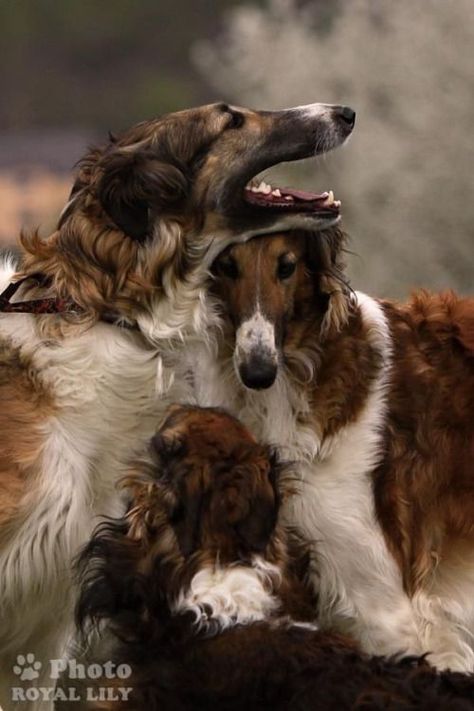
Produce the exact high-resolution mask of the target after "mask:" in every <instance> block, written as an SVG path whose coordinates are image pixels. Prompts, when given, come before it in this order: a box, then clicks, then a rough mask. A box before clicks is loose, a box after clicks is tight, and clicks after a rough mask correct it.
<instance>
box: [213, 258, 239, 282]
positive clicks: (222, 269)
mask: <svg viewBox="0 0 474 711" xmlns="http://www.w3.org/2000/svg"><path fill="white" fill-rule="evenodd" d="M217 270H218V272H219V273H220V274H222V276H225V277H227V278H228V279H238V277H239V268H238V266H237V263H236V261H235V259H233V258H232V257H227V258H226V259H222V260H221V261H220V262H218V264H217Z"/></svg>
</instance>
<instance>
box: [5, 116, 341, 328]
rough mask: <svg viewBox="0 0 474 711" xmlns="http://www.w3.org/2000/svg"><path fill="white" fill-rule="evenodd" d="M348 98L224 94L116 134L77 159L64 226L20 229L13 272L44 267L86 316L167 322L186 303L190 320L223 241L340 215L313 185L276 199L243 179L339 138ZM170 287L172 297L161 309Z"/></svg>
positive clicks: (312, 225)
mask: <svg viewBox="0 0 474 711" xmlns="http://www.w3.org/2000/svg"><path fill="white" fill-rule="evenodd" d="M345 108H346V107H338V106H328V105H325V104H314V105H310V106H308V107H297V108H296V109H291V110H286V111H280V112H259V111H253V110H250V109H244V108H240V107H239V108H236V107H231V106H228V105H227V104H223V103H218V104H210V105H208V106H202V107H198V108H194V109H189V110H186V111H180V112H176V113H173V114H168V115H165V116H163V117H160V118H158V119H154V120H151V121H145V122H142V123H140V124H137V125H136V126H134V127H132V128H131V129H129V130H127V131H125V132H124V133H122V134H121V135H119V136H118V137H116V136H113V135H111V136H110V139H109V142H108V143H107V144H106V145H105V146H103V147H101V148H94V149H92V150H90V151H89V152H88V153H87V155H86V156H85V157H84V159H83V160H82V161H81V162H80V163H79V168H78V173H77V177H76V180H75V183H74V187H73V189H72V192H71V195H70V199H69V201H68V203H67V205H66V207H65V208H64V210H63V212H62V215H61V218H60V220H59V223H58V226H57V230H56V231H55V232H53V234H52V235H51V236H50V237H48V238H47V239H42V238H40V236H39V234H38V233H37V232H34V233H33V234H23V235H22V237H21V242H22V245H23V249H24V259H23V264H22V265H21V269H20V270H19V273H18V277H25V276H34V275H41V277H42V281H41V285H42V286H43V287H44V285H45V284H49V285H50V287H51V293H52V294H54V295H55V296H57V297H59V298H61V299H66V298H69V299H72V300H73V301H74V302H75V304H77V305H78V306H79V307H80V309H81V313H82V319H83V320H85V321H87V322H88V323H90V322H94V321H96V320H98V319H99V318H101V316H103V315H104V314H110V313H112V314H116V315H118V316H119V317H121V318H122V319H128V320H131V321H134V320H137V319H138V321H139V325H140V320H142V321H143V319H144V320H145V321H147V320H148V321H149V319H152V321H153V325H154V327H155V330H158V331H160V330H161V332H166V330H167V329H169V324H168V323H167V318H168V319H171V320H172V321H173V322H174V321H176V322H179V319H180V317H181V318H182V315H183V313H186V309H187V308H188V310H189V311H190V313H191V319H192V315H193V313H195V312H196V311H197V309H196V300H198V299H197V289H198V286H197V285H198V284H199V285H200V286H202V281H203V275H204V274H205V273H206V269H207V267H208V266H209V265H210V264H211V262H212V259H213V258H214V257H215V256H216V255H217V254H218V253H219V251H220V250H222V249H223V248H225V246H226V245H227V244H230V243H232V242H234V241H242V240H245V239H248V238H249V237H250V236H252V235H254V234H260V233H262V232H269V231H272V230H273V229H276V228H278V227H280V228H281V229H283V228H291V227H292V226H295V225H298V224H301V225H302V227H303V229H326V228H327V227H330V226H331V224H334V223H335V222H337V221H338V219H339V207H338V206H336V204H335V203H334V202H333V203H332V205H330V206H327V207H326V206H325V205H323V204H322V203H324V200H321V198H320V196H318V195H316V194H315V195H314V197H315V200H313V201H312V202H311V201H310V202H304V201H299V200H298V199H297V198H294V199H291V200H290V201H285V200H283V199H282V198H281V199H280V202H281V203H282V204H281V205H280V204H278V205H277V206H275V205H274V204H273V203H274V202H275V201H277V202H278V200H277V199H276V198H272V196H270V198H268V196H265V195H264V194H260V195H259V197H258V199H253V200H252V199H250V198H252V196H253V197H255V196H254V193H252V192H251V191H250V190H246V185H247V183H248V181H249V180H251V179H253V178H254V176H255V175H256V174H257V173H258V172H260V171H261V170H262V169H264V168H268V167H270V166H272V165H275V164H278V163H280V162H282V161H286V160H299V159H300V158H305V157H308V156H312V155H314V154H315V153H318V152H324V151H326V150H330V149H332V148H335V147H337V146H338V145H340V144H341V143H342V142H343V141H344V140H345V139H346V138H347V136H348V135H349V134H350V132H351V131H352V127H353V125H354V118H353V117H354V112H352V111H349V110H348V109H347V110H345ZM348 112H349V113H348ZM249 196H250V197H249ZM177 292H178V293H179V299H178V297H177V296H176V293H177ZM42 293H43V296H44V292H42ZM163 295H166V297H167V298H168V299H171V301H173V297H175V300H176V301H177V303H176V304H173V306H174V308H172V307H171V306H168V309H166V308H163V309H161V313H160V309H159V304H160V303H161V302H163V301H165V299H163V298H162V296H163ZM177 310H178V311H179V313H178V314H177V313H176V311H177ZM157 311H158V313H157ZM140 317H142V318H141V319H140ZM160 323H161V324H162V325H161V329H160V326H159V324H160ZM143 328H144V329H145V330H146V331H150V330H152V329H150V326H149V327H148V329H146V327H145V326H143Z"/></svg>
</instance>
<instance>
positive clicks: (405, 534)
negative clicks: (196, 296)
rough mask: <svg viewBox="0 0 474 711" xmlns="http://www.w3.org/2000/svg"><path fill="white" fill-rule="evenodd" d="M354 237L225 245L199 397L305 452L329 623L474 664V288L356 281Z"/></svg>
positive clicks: (289, 450) (371, 641) (311, 529)
mask: <svg viewBox="0 0 474 711" xmlns="http://www.w3.org/2000/svg"><path fill="white" fill-rule="evenodd" d="M342 246H343V235H342V233H341V232H339V231H338V229H337V228H336V229H334V230H333V231H328V232H325V233H324V234H320V235H319V236H310V235H308V234H303V233H292V234H281V235H278V236H277V235H272V237H259V238H257V239H255V240H252V241H251V242H249V243H248V244H246V245H242V246H234V247H232V248H229V249H228V250H227V251H226V252H223V253H222V255H221V256H220V257H219V258H218V260H217V261H216V264H215V267H214V270H215V274H216V281H215V286H214V291H215V294H216V296H217V297H218V299H219V302H220V304H221V309H222V314H223V324H224V325H223V327H222V329H221V331H219V332H218V334H217V335H216V343H217V346H216V348H217V350H218V355H217V359H216V358H215V354H214V352H212V353H210V354H208V355H207V358H206V357H204V355H202V354H201V357H200V358H199V359H198V360H197V361H196V368H197V369H198V370H196V382H197V383H198V385H199V383H201V382H202V383H203V386H202V388H201V392H200V394H199V396H198V402H199V403H201V404H203V405H206V404H214V405H221V406H225V407H228V408H229V409H230V410H231V411H232V412H233V413H234V414H236V415H238V416H239V417H240V418H241V420H242V422H244V423H245V424H246V425H247V426H248V427H249V428H250V429H251V431H252V432H253V433H254V434H255V435H256V436H257V437H258V438H259V439H260V440H261V441H263V442H269V443H274V444H277V445H279V446H281V447H282V448H283V450H284V452H285V455H286V456H288V457H290V458H291V459H292V460H295V461H298V462H300V471H301V479H302V481H301V491H300V495H299V496H297V497H294V498H293V499H292V500H291V503H290V504H289V506H288V507H287V516H288V519H289V521H290V522H291V524H292V525H295V526H297V527H298V528H299V529H300V532H301V533H302V535H303V537H304V538H305V539H306V540H307V541H308V542H311V544H312V546H313V549H314V562H313V566H314V567H313V572H312V580H313V583H314V586H315V588H316V589H317V591H318V594H319V598H320V615H321V622H322V624H324V625H325V626H331V627H334V628H337V629H339V630H341V631H344V632H347V633H350V634H351V635H353V636H354V637H355V638H356V639H358V640H359V641H360V643H361V644H362V646H363V648H364V649H365V650H366V651H368V652H371V653H375V654H393V653H397V652H408V653H414V654H418V653H425V652H426V653H430V656H429V660H430V661H431V662H432V663H433V664H435V665H436V666H438V667H439V668H446V667H450V668H452V669H457V670H463V671H470V672H472V671H474V641H473V640H474V637H473V635H474V480H473V469H472V466H473V464H472V462H473V455H474V418H473V413H474V300H473V299H461V298H457V297H456V296H455V295H453V294H452V293H445V294H441V295H430V294H427V293H425V292H418V293H416V294H415V295H414V296H413V297H412V299H411V300H410V301H409V302H408V303H395V302H388V301H385V302H381V301H377V300H375V299H372V298H370V297H368V296H364V295H362V294H354V293H353V292H351V290H350V288H349V287H348V286H347V283H346V279H345V276H344V271H343V265H342V263H341V250H342ZM199 368H201V370H202V372H201V373H200V372H199Z"/></svg>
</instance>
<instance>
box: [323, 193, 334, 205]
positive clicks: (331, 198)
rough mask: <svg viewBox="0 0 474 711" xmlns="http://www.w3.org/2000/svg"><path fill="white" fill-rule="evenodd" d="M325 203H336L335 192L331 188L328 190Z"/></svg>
mask: <svg viewBox="0 0 474 711" xmlns="http://www.w3.org/2000/svg"><path fill="white" fill-rule="evenodd" d="M323 204H324V206H325V207H330V206H331V205H333V204H334V193H333V191H332V190H330V191H329V192H328V196H327V198H326V200H325V201H324V203H323Z"/></svg>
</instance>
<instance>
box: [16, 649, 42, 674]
mask: <svg viewBox="0 0 474 711" xmlns="http://www.w3.org/2000/svg"><path fill="white" fill-rule="evenodd" d="M41 667H42V664H41V662H37V661H36V660H35V655H34V654H27V655H26V656H25V655H23V654H19V655H18V657H17V658H16V664H15V666H14V667H13V671H14V673H15V674H16V675H17V676H19V677H20V679H21V680H22V681H33V679H37V678H38V677H39V673H40V669H41Z"/></svg>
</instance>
